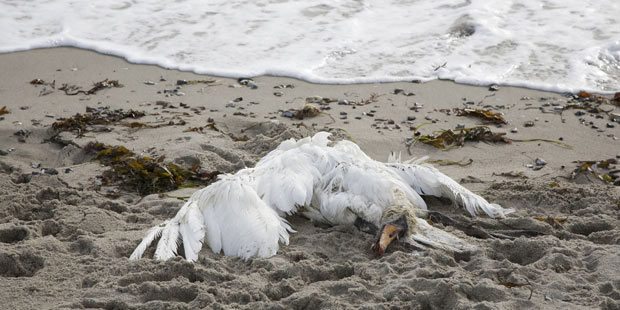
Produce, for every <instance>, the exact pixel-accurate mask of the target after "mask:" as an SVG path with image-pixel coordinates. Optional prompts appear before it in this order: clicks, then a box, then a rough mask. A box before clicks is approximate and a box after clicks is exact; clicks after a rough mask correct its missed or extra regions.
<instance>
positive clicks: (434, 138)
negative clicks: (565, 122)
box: [407, 123, 572, 150]
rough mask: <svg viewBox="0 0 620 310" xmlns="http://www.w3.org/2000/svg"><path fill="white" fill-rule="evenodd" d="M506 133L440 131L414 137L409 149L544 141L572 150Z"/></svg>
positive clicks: (478, 128)
mask: <svg viewBox="0 0 620 310" xmlns="http://www.w3.org/2000/svg"><path fill="white" fill-rule="evenodd" d="M424 125H426V123H425V124H421V125H419V126H418V127H416V128H414V132H415V134H414V136H417V135H418V134H419V133H418V132H417V131H418V129H419V128H420V127H422V126H424ZM505 135H506V133H505V132H493V131H491V129H490V128H489V127H487V126H476V127H470V128H462V129H457V130H455V131H453V130H451V129H448V130H440V131H437V132H435V134H431V135H426V136H419V137H414V138H411V139H409V140H408V142H407V148H408V149H409V148H411V146H412V145H413V144H414V143H416V142H418V141H420V142H422V143H424V144H429V145H432V146H434V147H436V148H438V149H442V150H449V149H452V148H455V147H459V146H464V145H465V142H467V141H481V142H491V143H504V144H510V143H512V142H534V141H542V142H549V143H554V144H557V145H559V146H562V147H565V148H569V149H571V148H572V146H570V145H568V144H566V143H562V142H559V141H555V140H549V139H537V138H535V139H511V138H508V137H505Z"/></svg>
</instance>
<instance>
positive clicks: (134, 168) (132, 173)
mask: <svg viewBox="0 0 620 310" xmlns="http://www.w3.org/2000/svg"><path fill="white" fill-rule="evenodd" d="M83 151H84V152H85V153H95V152H96V155H95V157H94V159H95V160H98V161H99V162H101V163H102V164H103V165H105V166H108V167H110V168H111V169H109V170H106V171H104V172H103V175H102V180H103V183H104V184H105V185H115V186H118V187H120V188H122V189H124V190H128V191H135V192H137V193H138V194H139V195H141V196H146V195H149V194H153V193H162V192H166V191H171V190H175V189H178V188H183V187H197V186H206V185H208V184H210V183H212V182H213V181H214V180H215V177H216V176H217V175H218V174H220V172H218V171H214V172H206V171H202V170H201V169H200V165H195V166H193V167H192V168H190V169H187V168H184V167H181V166H179V165H176V164H173V163H166V162H165V156H159V157H158V158H150V157H146V156H138V155H136V154H135V153H133V152H132V151H130V150H128V149H127V148H126V147H124V146H111V145H106V144H103V143H100V142H90V143H89V144H87V145H86V146H85V147H84V148H83Z"/></svg>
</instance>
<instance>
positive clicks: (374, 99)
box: [349, 93, 380, 106]
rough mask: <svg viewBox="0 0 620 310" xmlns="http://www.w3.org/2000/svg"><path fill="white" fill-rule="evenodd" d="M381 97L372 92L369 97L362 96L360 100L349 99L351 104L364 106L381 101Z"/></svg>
mask: <svg viewBox="0 0 620 310" xmlns="http://www.w3.org/2000/svg"><path fill="white" fill-rule="evenodd" d="M379 97H380V95H379V94H377V93H371V94H370V95H369V96H368V98H362V99H360V100H357V101H349V102H350V103H351V104H354V105H358V106H362V105H368V104H371V103H375V102H378V101H379Z"/></svg>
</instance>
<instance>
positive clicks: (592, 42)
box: [0, 0, 620, 93]
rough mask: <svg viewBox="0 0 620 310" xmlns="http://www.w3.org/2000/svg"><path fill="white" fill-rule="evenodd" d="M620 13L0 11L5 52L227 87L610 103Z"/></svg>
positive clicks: (405, 5) (370, 1) (462, 2)
mask: <svg viewBox="0 0 620 310" xmlns="http://www.w3.org/2000/svg"><path fill="white" fill-rule="evenodd" d="M618 13H620V3H619V2H618V1H588V2H584V1H581V0H546V1H540V0H523V1H519V2H512V1H510V2H509V1H494V2H491V1H484V0H439V1H423V0H394V1H392V3H388V2H387V1H379V0H366V1H359V0H341V1H301V0H300V1H287V0H252V1H249V0H239V1H232V0H212V1H209V3H205V2H204V1H200V0H176V1H162V0H150V1H148V0H145V1H128V0H107V1H73V0H46V1H43V0H42V1H13V0H0V29H3V35H2V36H0V52H5V53H6V52H12V51H19V50H28V49H33V48H40V47H52V46H75V47H81V48H87V49H92V50H96V51H98V52H102V53H107V54H113V55H118V56H121V57H124V58H126V59H127V60H129V61H131V62H135V63H145V64H157V65H160V66H163V67H166V68H174V69H181V70H187V71H194V72H197V73H205V74H213V75H220V76H229V77H239V76H256V75H265V74H266V75H280V76H289V77H295V78H300V79H304V80H308V81H311V82H318V83H363V82H389V81H410V80H413V79H419V80H423V81H427V80H430V79H437V78H440V79H450V80H454V81H456V82H460V83H469V84H476V85H486V84H491V83H497V84H502V85H514V86H524V87H529V88H536V89H543V90H551V91H558V92H564V91H570V92H575V91H578V90H582V89H583V90H588V91H595V92H601V93H611V92H615V91H618V90H620V83H619V81H620V22H619V21H618V19H617V16H618ZM444 64H445V65H444Z"/></svg>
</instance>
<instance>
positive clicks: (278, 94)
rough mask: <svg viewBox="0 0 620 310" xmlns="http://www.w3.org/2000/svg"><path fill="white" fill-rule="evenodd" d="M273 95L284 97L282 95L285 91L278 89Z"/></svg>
mask: <svg viewBox="0 0 620 310" xmlns="http://www.w3.org/2000/svg"><path fill="white" fill-rule="evenodd" d="M273 95H274V96H276V97H282V96H284V93H283V92H281V91H277V92H275V93H273Z"/></svg>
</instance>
